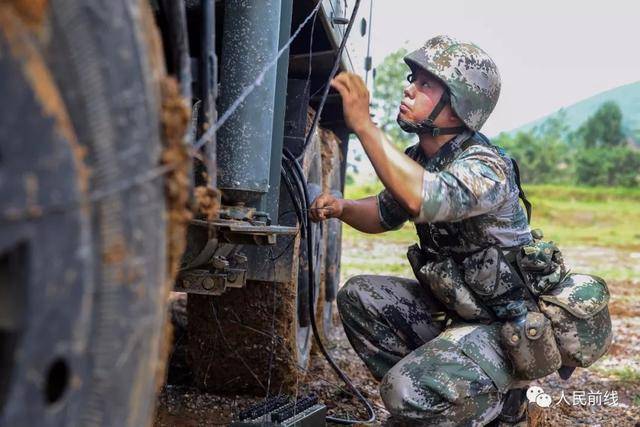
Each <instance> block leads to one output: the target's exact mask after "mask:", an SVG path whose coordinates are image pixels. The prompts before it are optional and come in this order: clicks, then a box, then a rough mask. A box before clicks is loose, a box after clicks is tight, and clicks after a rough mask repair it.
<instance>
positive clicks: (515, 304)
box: [462, 246, 528, 320]
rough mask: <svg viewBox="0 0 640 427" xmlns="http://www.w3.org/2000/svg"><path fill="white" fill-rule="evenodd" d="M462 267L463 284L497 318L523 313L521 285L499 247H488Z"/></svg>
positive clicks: (524, 312)
mask: <svg viewBox="0 0 640 427" xmlns="http://www.w3.org/2000/svg"><path fill="white" fill-rule="evenodd" d="M462 264H463V267H464V281H465V283H466V284H467V285H468V286H469V288H470V289H471V290H472V291H473V292H474V293H475V294H476V295H477V296H478V298H479V299H480V300H481V301H482V303H483V304H484V305H486V306H488V307H489V308H491V309H492V310H493V312H494V313H495V315H496V316H497V317H498V318H499V319H502V320H506V319H512V318H515V317H518V316H522V315H524V314H526V312H527V306H526V302H527V301H528V295H527V293H526V289H525V287H524V283H523V282H522V279H521V278H520V276H519V275H518V273H516V272H515V271H514V269H513V268H512V266H511V264H510V263H509V262H508V261H507V260H506V258H505V256H504V254H503V252H502V250H501V249H500V248H498V247H495V246H491V247H489V248H486V249H483V250H481V251H478V252H476V253H474V254H472V255H470V256H468V257H467V258H465V259H464V260H463V262H462Z"/></svg>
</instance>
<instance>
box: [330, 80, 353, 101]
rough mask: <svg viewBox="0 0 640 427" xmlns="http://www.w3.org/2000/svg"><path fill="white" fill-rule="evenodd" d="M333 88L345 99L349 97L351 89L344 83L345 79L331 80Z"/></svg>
mask: <svg viewBox="0 0 640 427" xmlns="http://www.w3.org/2000/svg"><path fill="white" fill-rule="evenodd" d="M331 87H332V88H334V89H335V90H337V91H338V92H339V93H340V96H342V97H343V98H345V97H346V96H348V95H349V92H350V91H349V87H348V86H347V85H346V83H345V82H344V79H340V80H338V78H335V79H333V80H331Z"/></svg>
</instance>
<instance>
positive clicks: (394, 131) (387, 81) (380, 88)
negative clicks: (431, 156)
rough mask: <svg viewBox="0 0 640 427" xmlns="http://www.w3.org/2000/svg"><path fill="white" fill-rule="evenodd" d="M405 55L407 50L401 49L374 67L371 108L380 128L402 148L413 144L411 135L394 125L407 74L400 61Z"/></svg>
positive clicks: (413, 139) (413, 140) (407, 70)
mask: <svg viewBox="0 0 640 427" xmlns="http://www.w3.org/2000/svg"><path fill="white" fill-rule="evenodd" d="M406 54H407V49H405V48H401V49H399V50H397V51H396V52H394V53H392V54H390V55H388V56H387V57H386V58H385V59H384V60H383V61H382V63H381V64H380V65H379V66H378V67H376V74H375V76H376V77H375V81H374V82H375V83H374V90H373V108H374V111H375V113H376V118H377V120H378V123H379V125H380V127H381V128H382V130H384V132H385V133H386V134H387V136H388V137H389V138H390V139H391V140H392V141H393V142H394V143H396V144H397V145H399V146H400V147H403V148H404V147H407V146H409V145H411V144H413V143H414V142H415V138H414V137H413V135H411V134H407V133H405V132H404V131H403V130H402V129H400V127H399V126H398V124H397V123H396V117H397V116H398V108H399V106H400V101H401V100H402V91H403V89H404V86H405V84H406V81H407V80H406V76H407V74H409V68H408V67H407V65H406V64H405V63H404V61H403V60H402V59H403V58H404V56H405V55H406Z"/></svg>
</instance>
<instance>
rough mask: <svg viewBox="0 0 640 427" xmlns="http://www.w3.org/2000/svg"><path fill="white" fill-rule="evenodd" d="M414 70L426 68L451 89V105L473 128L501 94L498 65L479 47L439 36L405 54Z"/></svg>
mask: <svg viewBox="0 0 640 427" xmlns="http://www.w3.org/2000/svg"><path fill="white" fill-rule="evenodd" d="M404 61H405V62H406V63H407V65H408V66H409V67H410V68H411V69H412V70H413V69H415V68H418V69H423V70H425V71H427V72H429V73H431V74H433V75H434V76H436V77H437V78H438V79H439V80H441V81H442V83H444V85H445V86H446V87H447V88H448V89H449V92H450V97H451V107H452V108H453V111H455V113H456V114H457V115H458V117H459V118H460V119H461V120H462V121H463V122H464V124H465V125H467V127H469V128H470V129H471V130H474V131H478V130H480V128H481V127H482V125H484V123H485V122H486V121H487V119H488V118H489V115H490V114H491V112H492V111H493V109H494V107H495V106H496V103H497V102H498V97H499V96H500V74H499V73H498V67H497V66H496V64H495V63H494V62H493V60H492V59H491V58H490V57H489V55H487V53H486V52H485V51H483V50H482V49H480V48H479V47H478V46H476V45H474V44H472V43H468V42H462V41H459V40H456V39H455V38H453V37H449V36H436V37H434V38H432V39H429V40H427V42H426V43H425V44H424V46H422V47H421V48H419V49H418V50H416V51H414V52H411V53H410V54H408V55H407V56H405V57H404Z"/></svg>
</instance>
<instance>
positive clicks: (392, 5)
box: [363, 0, 640, 135]
mask: <svg viewBox="0 0 640 427" xmlns="http://www.w3.org/2000/svg"><path fill="white" fill-rule="evenodd" d="M365 2H366V3H365ZM373 2H374V3H373V21H372V27H371V29H372V41H371V42H372V49H373V56H374V65H375V64H377V63H379V62H380V61H382V59H384V57H385V56H386V55H387V54H389V53H391V52H393V51H395V50H397V49H398V48H400V47H402V46H403V45H406V46H407V47H408V48H409V49H411V48H417V47H419V46H420V45H421V44H422V43H423V42H424V41H425V40H427V39H428V38H430V37H433V36H435V35H438V34H449V35H451V36H454V37H457V38H460V39H463V40H469V41H473V42H474V43H476V44H477V45H479V46H480V47H482V48H483V49H484V50H486V51H487V52H488V53H489V54H490V55H491V56H492V57H493V59H494V61H495V62H496V63H497V64H498V67H499V69H500V73H501V76H502V92H501V95H500V100H499V101H498V105H497V107H496V109H495V110H494V112H493V115H492V116H491V117H490V118H489V120H488V121H487V123H486V125H485V127H484V128H483V131H484V132H485V133H486V134H487V135H495V134H497V133H499V132H500V131H502V130H510V129H513V128H515V127H518V126H520V125H522V124H524V123H528V122H530V121H532V120H535V119H537V118H539V117H542V116H544V115H546V114H549V113H551V112H553V111H555V110H557V109H559V108H561V107H563V106H567V105H571V104H572V103H574V102H576V101H580V100H582V99H584V98H588V97H589V96H591V95H595V94H597V93H599V92H602V91H605V90H607V89H611V88H614V87H616V86H620V85H623V84H626V83H631V82H634V81H638V80H640V46H639V45H640V2H639V1H637V0H608V1H587V0H582V1H578V0H554V1H551V0H536V1H526V2H525V1H516V0H512V1H507V0H503V1H498V0H482V1H478V0H475V1H474V0H446V1H443V0H440V1H431V0H373ZM368 3H369V1H368V0H363V4H365V5H366V6H368ZM399 96H400V95H399Z"/></svg>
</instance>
